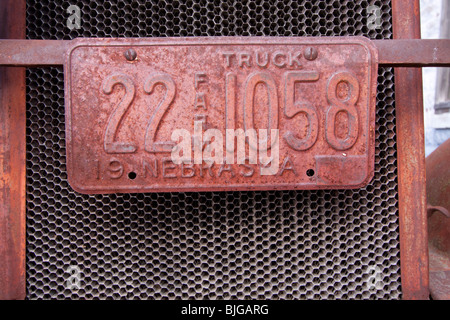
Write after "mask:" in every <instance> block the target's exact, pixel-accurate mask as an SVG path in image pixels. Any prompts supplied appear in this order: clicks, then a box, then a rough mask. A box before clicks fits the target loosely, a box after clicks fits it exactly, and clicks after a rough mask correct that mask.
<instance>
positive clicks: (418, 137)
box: [392, 0, 429, 299]
mask: <svg viewBox="0 0 450 320" xmlns="http://www.w3.org/2000/svg"><path fill="white" fill-rule="evenodd" d="M392 9H393V29H394V30H393V31H394V38H395V39H408V38H409V39H414V38H415V39H417V38H420V18H419V16H420V10H419V1H418V0H415V1H394V2H393V3H392ZM422 101H423V99H422V70H421V69H420V68H396V69H395V105H396V116H397V123H396V126H397V135H398V136H397V137H398V138H397V152H398V180H399V181H398V182H399V184H398V198H399V224H400V261H401V277H402V291H403V299H428V297H429V290H428V241H427V216H426V196H425V153H424V126H423V106H422Z"/></svg>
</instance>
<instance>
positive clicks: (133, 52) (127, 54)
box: [124, 49, 137, 61]
mask: <svg viewBox="0 0 450 320" xmlns="http://www.w3.org/2000/svg"><path fill="white" fill-rule="evenodd" d="M124 56H125V58H126V59H127V60H128V61H134V60H136V58H137V53H136V50H134V49H128V50H127V51H125V53H124Z"/></svg>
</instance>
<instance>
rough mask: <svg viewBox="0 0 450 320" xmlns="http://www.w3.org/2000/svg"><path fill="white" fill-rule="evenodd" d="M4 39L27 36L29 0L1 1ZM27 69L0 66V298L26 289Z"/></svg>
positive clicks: (0, 26) (19, 296)
mask: <svg viewBox="0 0 450 320" xmlns="http://www.w3.org/2000/svg"><path fill="white" fill-rule="evenodd" d="M0 17H1V18H0V20H1V21H2V23H1V24H0V38H25V0H4V1H2V2H1V3H0ZM25 111H26V96H25V68H24V67H20V68H8V67H0V299H24V298H25V295H26V292H25V212H26V209H25V194H26V191H25V183H26V182H25V179H26V176H25V172H26V171H25V170H26V161H25V157H26V147H25V146H26V144H25V141H26V137H25V132H26V129H25V125H26V117H25Z"/></svg>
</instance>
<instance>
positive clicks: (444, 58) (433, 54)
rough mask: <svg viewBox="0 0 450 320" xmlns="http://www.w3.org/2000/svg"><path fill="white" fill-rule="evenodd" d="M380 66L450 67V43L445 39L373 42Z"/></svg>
mask: <svg viewBox="0 0 450 320" xmlns="http://www.w3.org/2000/svg"><path fill="white" fill-rule="evenodd" d="M373 42H374V44H375V46H376V47H377V48H378V58H379V61H378V63H379V64H380V65H389V66H402V67H434V66H450V41H449V40H444V39H395V40H373Z"/></svg>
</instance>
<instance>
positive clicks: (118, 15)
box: [26, 0, 401, 299]
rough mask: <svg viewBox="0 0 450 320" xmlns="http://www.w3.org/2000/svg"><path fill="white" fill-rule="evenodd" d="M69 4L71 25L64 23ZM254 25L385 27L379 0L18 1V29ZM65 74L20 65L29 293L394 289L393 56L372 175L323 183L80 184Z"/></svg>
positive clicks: (386, 16)
mask: <svg viewBox="0 0 450 320" xmlns="http://www.w3.org/2000/svg"><path fill="white" fill-rule="evenodd" d="M74 3H75V4H77V5H78V6H79V7H80V9H81V13H82V15H81V28H80V29H73V30H69V29H68V28H67V26H66V20H67V17H68V16H69V14H68V13H67V12H66V9H67V8H68V7H69V5H71V4H74ZM369 5H376V6H378V7H379V8H380V9H381V13H382V15H381V22H382V23H381V26H380V28H378V29H370V28H368V27H367V16H368V13H367V9H366V8H367V7H368V6H369ZM263 35H264V36H347V35H359V36H366V37H369V38H372V39H375V38H376V39H388V38H391V36H392V25H391V7H390V1H370V3H369V1H355V2H353V1H337V0H334V1H327V2H325V1H257V0H254V1H159V2H157V1H152V2H149V1H115V0H114V1H111V0H110V1H105V2H103V1H102V3H101V4H100V2H98V3H97V2H96V1H88V0H83V1H76V2H74V1H49V0H42V1H37V0H31V1H27V37H28V38H29V39H73V38H76V37H166V36H174V37H178V36H263ZM63 76H64V74H63V71H62V69H61V68H35V69H28V70H27V253H26V254H27V274H26V276H27V297H28V298H29V299H66V298H70V299H93V298H101V299H104V298H114V299H121V298H125V299H137V298H139V299H176V298H181V299H319V298H322V299H379V298H383V299H398V298H400V297H401V282H400V254H399V228H398V224H399V222H398V199H397V160H396V157H397V155H396V135H395V110H394V86H393V70H392V69H391V68H380V69H379V74H378V94H377V120H376V121H377V122H376V123H377V126H376V159H375V162H376V163H375V177H374V179H373V181H372V182H371V183H370V184H369V185H368V186H367V187H365V188H362V189H358V190H333V191H332V190H320V191H264V192H259V191H258V192H255V191H250V192H200V193H189V192H187V193H159V194H112V195H81V194H78V193H76V192H75V191H73V190H72V189H71V188H70V186H69V184H68V182H67V172H66V158H65V133H64V128H65V123H64V79H63ZM71 266H75V267H76V268H78V270H79V271H80V274H79V275H80V278H79V279H80V288H78V289H77V288H75V289H74V288H70V286H68V283H67V281H68V280H70V277H71V273H70V269H69V268H70V267H71ZM375 276H376V277H375ZM374 279H376V281H374Z"/></svg>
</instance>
